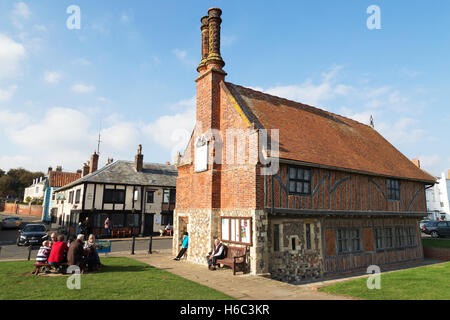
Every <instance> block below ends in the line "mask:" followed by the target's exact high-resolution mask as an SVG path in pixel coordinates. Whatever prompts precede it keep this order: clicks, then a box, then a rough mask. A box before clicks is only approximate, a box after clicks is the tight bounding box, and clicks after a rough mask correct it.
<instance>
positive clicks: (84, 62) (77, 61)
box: [72, 58, 92, 67]
mask: <svg viewBox="0 0 450 320" xmlns="http://www.w3.org/2000/svg"><path fill="white" fill-rule="evenodd" d="M72 64H74V65H77V66H83V67H87V66H90V65H91V64H92V63H91V62H90V61H89V60H87V59H84V58H77V59H74V60H72Z"/></svg>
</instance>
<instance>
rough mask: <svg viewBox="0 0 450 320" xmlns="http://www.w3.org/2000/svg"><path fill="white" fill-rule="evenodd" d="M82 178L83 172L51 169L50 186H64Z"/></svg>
mask: <svg viewBox="0 0 450 320" xmlns="http://www.w3.org/2000/svg"><path fill="white" fill-rule="evenodd" d="M80 178H81V173H72V172H60V171H50V176H49V183H50V187H62V186H65V185H66V184H69V183H71V182H74V181H76V180H78V179H80Z"/></svg>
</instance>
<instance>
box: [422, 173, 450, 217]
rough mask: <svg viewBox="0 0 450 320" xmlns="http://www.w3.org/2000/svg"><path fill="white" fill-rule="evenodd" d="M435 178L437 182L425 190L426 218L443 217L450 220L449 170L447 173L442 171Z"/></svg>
mask: <svg viewBox="0 0 450 320" xmlns="http://www.w3.org/2000/svg"><path fill="white" fill-rule="evenodd" d="M436 179H437V183H436V184H435V185H434V186H433V187H431V188H429V189H427V192H426V197H427V210H428V212H429V216H428V218H429V219H432V220H438V219H442V218H445V220H448V221H450V197H449V196H450V170H449V172H448V174H447V175H446V174H445V173H444V172H443V173H442V175H441V177H437V178H436Z"/></svg>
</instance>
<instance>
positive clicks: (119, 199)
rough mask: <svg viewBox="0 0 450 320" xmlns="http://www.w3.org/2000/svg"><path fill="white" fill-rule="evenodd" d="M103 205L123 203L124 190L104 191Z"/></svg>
mask: <svg viewBox="0 0 450 320" xmlns="http://www.w3.org/2000/svg"><path fill="white" fill-rule="evenodd" d="M103 202H104V203H118V204H124V203H125V190H114V189H105V194H104V196H103Z"/></svg>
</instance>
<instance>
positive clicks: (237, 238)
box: [221, 217, 252, 245]
mask: <svg viewBox="0 0 450 320" xmlns="http://www.w3.org/2000/svg"><path fill="white" fill-rule="evenodd" d="M251 226H252V218H238V217H222V230H221V238H222V240H223V241H226V242H231V243H237V244H246V245H251V239H252V238H251V232H252V231H251V230H252V227H251Z"/></svg>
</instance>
